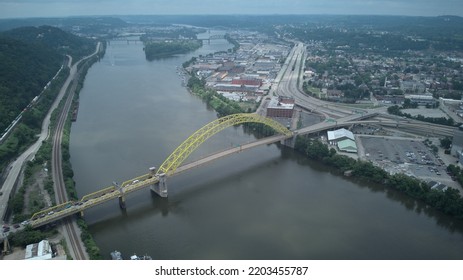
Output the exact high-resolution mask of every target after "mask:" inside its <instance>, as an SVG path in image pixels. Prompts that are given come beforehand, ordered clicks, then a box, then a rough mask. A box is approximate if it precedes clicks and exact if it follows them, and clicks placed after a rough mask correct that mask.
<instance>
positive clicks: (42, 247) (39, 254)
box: [24, 240, 53, 260]
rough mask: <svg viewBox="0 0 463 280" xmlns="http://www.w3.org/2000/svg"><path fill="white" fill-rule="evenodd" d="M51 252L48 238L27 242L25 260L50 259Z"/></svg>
mask: <svg viewBox="0 0 463 280" xmlns="http://www.w3.org/2000/svg"><path fill="white" fill-rule="evenodd" d="M52 257H53V252H52V249H51V246H50V243H49V242H48V240H42V241H40V242H39V243H35V244H29V245H27V246H26V256H25V258H24V259H26V260H50V259H51V258H52Z"/></svg>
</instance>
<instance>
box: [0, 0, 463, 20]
mask: <svg viewBox="0 0 463 280" xmlns="http://www.w3.org/2000/svg"><path fill="white" fill-rule="evenodd" d="M146 14H153V15H166V14H169V15H172V14H174V15H175V14H182V15H185V14H200V15H204V14H372V15H411V16H438V15H458V16H463V0H196V1H194V0H0V18H15V17H65V16H77V15H146Z"/></svg>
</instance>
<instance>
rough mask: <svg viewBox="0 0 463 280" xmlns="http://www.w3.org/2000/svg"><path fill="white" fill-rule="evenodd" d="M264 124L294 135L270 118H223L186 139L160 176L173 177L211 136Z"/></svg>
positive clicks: (248, 115) (240, 115) (159, 170)
mask: <svg viewBox="0 0 463 280" xmlns="http://www.w3.org/2000/svg"><path fill="white" fill-rule="evenodd" d="M249 122H253V123H262V124H265V125H267V126H270V127H271V128H273V129H274V130H276V131H277V132H279V133H281V134H285V135H287V136H290V135H292V132H291V131H289V130H288V129H287V128H286V127H284V126H283V125H282V124H280V123H279V122H277V121H274V120H272V119H270V118H266V117H262V116H260V115H257V114H234V115H228V116H225V117H223V118H220V119H217V120H215V121H213V122H210V123H208V124H207V125H205V126H203V127H202V128H200V129H199V130H197V131H196V132H195V133H193V134H192V135H191V136H190V137H188V139H186V140H185V141H184V142H183V143H182V144H181V145H180V146H178V148H177V149H175V151H174V152H173V153H172V154H171V155H170V156H169V157H168V158H167V159H166V160H165V161H164V162H163V163H162V165H161V166H160V167H159V169H158V172H157V173H158V174H162V173H164V174H166V175H172V174H173V173H174V172H175V170H176V169H177V167H178V166H180V164H181V163H182V162H183V161H184V160H185V159H186V158H187V157H188V156H189V155H190V154H191V153H192V152H193V151H195V150H196V149H197V148H198V147H199V146H200V145H201V144H202V143H204V142H205V141H206V140H207V139H209V138H210V137H211V136H213V135H215V134H216V133H218V132H220V131H222V130H224V129H225V128H227V127H231V126H234V125H237V124H242V123H249Z"/></svg>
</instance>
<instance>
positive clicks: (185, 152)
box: [29, 114, 293, 227]
mask: <svg viewBox="0 0 463 280" xmlns="http://www.w3.org/2000/svg"><path fill="white" fill-rule="evenodd" d="M242 123H261V124H264V125H266V126H269V127H271V128H273V129H274V130H275V131H276V132H278V133H279V135H277V136H273V137H268V138H265V139H263V140H259V141H256V142H254V143H255V144H253V143H251V144H247V146H246V147H244V148H243V146H244V145H243V146H240V147H239V148H231V149H229V150H227V151H223V152H221V153H217V154H215V155H212V156H209V157H207V158H204V159H201V160H198V161H196V162H193V163H190V164H188V166H182V167H180V165H181V164H182V163H183V162H184V161H185V160H186V159H187V158H188V156H189V155H190V154H191V153H192V152H194V151H195V150H196V149H197V148H198V147H199V146H200V145H201V144H203V143H204V142H205V141H206V140H207V139H209V138H210V137H212V136H213V135H215V134H217V133H219V132H220V131H222V130H224V129H225V128H228V127H231V126H234V125H238V124H242ZM292 136H293V133H292V132H291V131H289V130H288V129H287V128H286V127H285V126H283V125H282V124H280V123H278V122H277V121H274V120H272V119H270V118H266V117H262V116H260V115H257V114H234V115H228V116H225V117H223V118H219V119H217V120H215V121H213V122H210V123H208V124H207V125H205V126H203V127H202V128H200V129H199V130H197V131H196V132H195V133H193V134H192V135H191V136H190V137H188V138H187V139H186V140H185V141H184V142H183V143H182V144H180V146H178V147H177V148H176V149H175V150H174V151H173V152H172V154H171V155H170V156H169V157H167V159H166V160H165V161H164V162H163V163H162V164H161V165H160V167H159V169H157V170H156V168H154V167H151V168H150V172H149V173H148V174H145V175H142V176H139V177H136V178H133V179H130V180H127V181H125V182H123V183H122V184H120V185H118V184H116V183H114V184H113V185H112V186H109V187H107V188H104V189H101V190H99V191H96V192H93V193H90V194H87V195H84V196H83V197H82V198H81V199H80V200H79V201H67V202H65V203H62V204H60V205H56V206H53V207H51V208H48V209H45V210H41V211H39V212H37V213H35V214H33V215H32V217H31V219H30V221H29V222H30V225H31V226H32V227H39V226H42V225H44V224H47V223H50V222H53V221H56V220H59V219H61V218H64V217H66V216H69V215H72V214H75V213H81V214H83V210H85V209H88V208H91V207H93V206H96V205H98V204H101V203H104V202H106V201H109V200H112V199H115V198H119V203H120V205H121V207H123V208H124V207H125V196H126V194H128V193H131V192H134V191H136V190H139V189H142V188H145V187H148V186H150V188H151V190H152V191H154V192H156V193H157V194H159V195H160V196H161V197H167V184H166V178H167V177H168V176H173V175H174V174H176V173H178V172H180V171H184V170H187V169H189V168H193V167H195V166H198V165H201V164H204V163H206V162H209V161H212V160H214V159H217V158H220V157H223V156H226V155H228V154H232V153H235V152H238V151H241V150H244V149H247V148H252V147H255V146H258V145H262V144H270V143H274V142H278V141H283V140H285V139H288V138H291V137H292ZM179 167H180V168H179Z"/></svg>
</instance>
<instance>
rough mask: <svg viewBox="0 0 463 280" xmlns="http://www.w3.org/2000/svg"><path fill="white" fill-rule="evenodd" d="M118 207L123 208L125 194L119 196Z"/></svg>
mask: <svg viewBox="0 0 463 280" xmlns="http://www.w3.org/2000/svg"><path fill="white" fill-rule="evenodd" d="M119 207H121V209H125V196H124V195H122V196H119Z"/></svg>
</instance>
